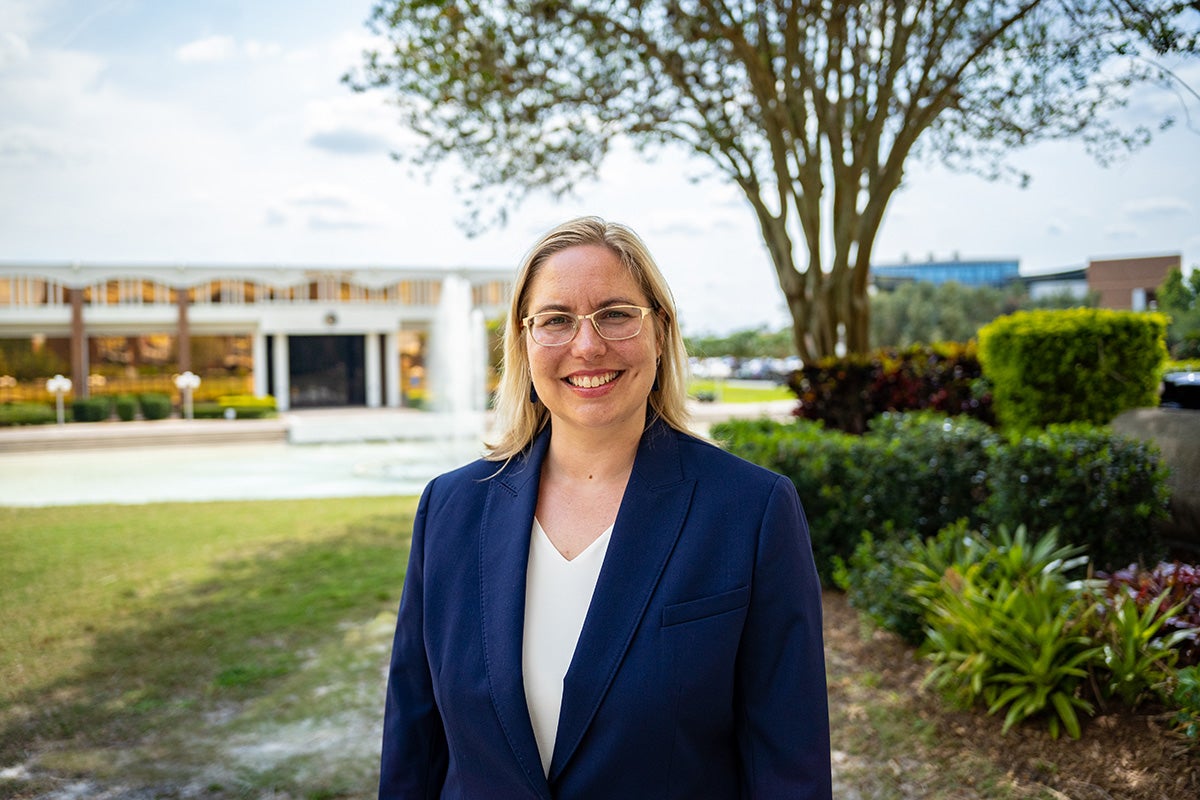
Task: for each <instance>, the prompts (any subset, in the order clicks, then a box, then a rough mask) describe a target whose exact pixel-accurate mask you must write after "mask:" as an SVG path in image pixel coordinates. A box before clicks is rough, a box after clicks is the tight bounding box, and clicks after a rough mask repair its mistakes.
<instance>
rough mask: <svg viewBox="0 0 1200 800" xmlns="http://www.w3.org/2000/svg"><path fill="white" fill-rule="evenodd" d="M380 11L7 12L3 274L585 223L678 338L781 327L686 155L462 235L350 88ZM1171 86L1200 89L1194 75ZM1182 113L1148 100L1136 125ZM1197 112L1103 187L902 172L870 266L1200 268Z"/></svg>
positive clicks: (1093, 170)
mask: <svg viewBox="0 0 1200 800" xmlns="http://www.w3.org/2000/svg"><path fill="white" fill-rule="evenodd" d="M371 5H372V4H371V2H370V0H254V2H247V1H245V0H204V2H199V1H198V0H0V261H9V262H12V261H38V262H76V261H77V262H82V263H84V264H87V263H105V264H107V263H114V262H117V263H120V262H127V263H155V264H162V263H168V264H176V263H179V264H250V265H276V264H288V265H313V266H332V267H338V266H346V267H353V266H364V265H389V266H406V267H430V266H436V267H446V268H454V267H496V268H502V269H507V268H511V269H515V267H516V265H517V264H518V263H519V262H520V260H521V257H522V256H523V255H524V253H525V252H526V250H527V249H528V248H529V246H530V245H531V244H532V243H533V242H534V241H535V240H536V238H537V237H538V236H539V235H540V234H541V233H543V232H544V231H546V230H547V229H548V228H550V227H552V226H553V225H555V224H557V223H558V222H560V221H562V220H565V219H567V218H570V217H573V216H577V215H580V214H599V215H600V216H603V217H606V218H608V219H612V220H615V221H619V222H624V223H626V224H628V225H630V226H631V227H633V228H634V229H635V230H636V231H637V232H638V233H639V234H640V235H641V236H642V238H643V239H644V240H645V241H646V243H647V245H648V246H649V247H650V250H651V252H652V253H654V255H655V257H656V259H657V260H658V262H659V265H660V266H661V267H662V269H663V272H664V273H665V274H666V277H667V279H668V281H669V282H670V284H671V286H672V289H673V292H674V294H675V298H676V302H677V304H678V306H679V309H680V318H681V322H682V324H683V327H684V332H685V333H687V334H691V335H696V334H705V333H717V334H721V333H727V332H730V331H733V330H738V329H744V328H753V327H758V326H762V325H767V326H769V327H772V328H774V327H778V326H781V325H783V324H786V322H787V320H788V318H787V315H786V311H785V310H784V307H783V302H782V295H781V294H780V291H779V289H778V285H777V283H776V280H775V275H774V271H773V269H772V267H771V265H770V261H769V259H768V257H767V255H766V251H765V249H764V247H763V245H762V241H761V239H760V237H759V235H758V231H757V227H756V223H755V221H754V217H753V214H752V212H751V210H750V207H749V205H748V204H747V202H746V201H745V199H744V198H743V197H742V196H741V195H740V194H739V192H738V191H737V190H736V189H735V188H733V187H732V186H730V185H727V184H725V183H723V182H722V181H721V180H720V179H718V178H713V177H706V176H707V174H708V170H706V168H705V166H704V165H703V164H701V163H698V162H695V161H689V160H688V159H687V158H686V157H685V156H683V155H681V154H677V153H672V152H666V153H663V154H662V155H661V156H660V157H658V158H657V159H656V160H655V161H653V162H647V161H645V160H643V159H642V158H641V157H640V156H638V155H637V154H635V153H633V152H631V151H629V150H626V149H619V150H618V151H617V152H615V153H614V154H613V155H612V156H610V158H609V159H608V161H606V162H605V164H604V165H603V167H602V170H601V175H600V179H599V180H598V181H597V182H593V183H588V184H585V185H581V186H579V187H577V189H576V192H575V195H574V196H573V197H570V198H565V199H556V198H552V197H549V196H545V195H535V196H533V197H531V198H530V199H529V200H527V201H526V202H525V203H524V204H522V205H521V206H520V207H518V208H517V209H516V210H514V211H513V212H512V213H511V214H510V216H509V222H508V224H507V225H506V226H505V227H504V228H500V229H496V230H492V231H489V232H487V233H485V234H483V235H481V236H477V237H474V238H469V237H467V236H466V235H465V234H464V233H463V230H462V228H461V227H460V226H459V225H458V222H459V221H460V220H461V219H462V218H463V214H464V206H463V195H462V194H460V193H458V191H457V190H456V185H457V184H458V183H459V182H460V181H461V179H462V177H463V176H462V174H461V172H459V171H457V169H458V168H456V167H455V166H453V165H446V166H444V167H442V168H440V169H438V170H436V171H435V172H434V173H433V174H432V176H426V175H425V173H424V172H417V173H414V172H413V171H411V170H410V169H409V168H408V167H407V166H405V165H403V164H400V163H398V162H396V161H395V160H393V159H392V158H391V157H390V154H391V153H392V152H394V151H397V150H403V149H404V147H405V146H406V145H411V143H412V142H413V138H412V134H408V133H406V132H405V131H404V130H403V129H402V128H401V127H400V125H399V118H398V115H397V114H396V113H395V111H394V109H391V108H389V106H388V103H387V100H388V98H387V96H386V94H383V93H380V92H374V93H370V92H369V93H365V94H355V93H353V92H351V91H350V90H349V89H348V88H347V87H346V86H345V85H343V84H342V83H341V82H340V78H341V76H342V75H343V74H344V73H345V72H346V71H347V70H349V69H352V68H354V67H356V66H357V65H358V64H359V63H360V61H361V55H360V54H361V53H362V51H363V50H364V49H365V48H367V47H369V46H370V45H371V44H372V41H373V40H372V37H371V34H370V32H369V30H368V29H367V28H366V26H365V24H364V23H365V21H366V19H367V18H368V16H369V14H370V10H371ZM1180 74H1181V75H1182V76H1183V77H1185V78H1186V79H1187V80H1188V81H1189V83H1190V85H1191V86H1193V87H1197V88H1200V61H1198V62H1196V63H1192V64H1189V65H1185V68H1183V69H1181V70H1180ZM1180 109H1181V105H1180V99H1179V97H1177V96H1175V95H1173V94H1171V93H1165V92H1161V91H1150V90H1143V91H1142V92H1140V93H1139V95H1138V96H1137V98H1136V99H1135V102H1134V103H1132V104H1131V106H1130V109H1129V112H1128V113H1129V114H1130V117H1131V118H1132V119H1137V120H1141V121H1144V122H1147V123H1150V124H1153V123H1154V121H1155V120H1156V119H1157V118H1158V117H1160V116H1161V115H1162V114H1163V113H1164V112H1168V111H1173V112H1179V111H1180ZM1187 110H1188V111H1190V113H1191V118H1190V120H1184V121H1183V123H1182V124H1179V125H1176V126H1175V127H1174V128H1172V129H1170V130H1168V131H1166V132H1165V133H1162V134H1160V135H1158V136H1157V137H1156V138H1155V140H1154V141H1153V143H1152V144H1151V145H1150V146H1148V147H1146V148H1144V149H1142V150H1140V151H1138V152H1136V153H1134V154H1133V155H1131V156H1129V157H1127V158H1124V159H1123V160H1121V161H1120V162H1118V163H1117V164H1115V165H1112V166H1109V167H1102V166H1100V165H1098V164H1097V163H1096V162H1095V161H1094V160H1093V159H1092V158H1091V157H1090V156H1089V155H1088V154H1087V153H1086V152H1085V151H1084V149H1083V146H1082V145H1081V144H1079V143H1070V142H1067V143H1054V144H1047V145H1041V146H1037V147H1035V148H1033V149H1030V150H1025V151H1021V152H1018V153H1016V154H1014V155H1013V157H1012V159H1011V163H1012V164H1013V165H1014V166H1016V167H1018V168H1020V169H1023V170H1025V171H1027V172H1029V173H1030V174H1031V175H1032V183H1031V184H1030V186H1029V187H1028V188H1025V189H1022V188H1020V187H1018V186H1016V185H1015V184H1012V183H992V182H987V181H985V180H983V179H980V178H978V177H975V176H971V175H962V174H955V173H951V172H949V171H947V170H946V169H945V168H943V167H941V166H939V165H937V164H936V163H926V162H919V163H910V164H909V166H908V171H907V175H906V183H905V185H904V186H903V187H902V189H901V191H900V192H899V194H897V196H896V197H895V198H894V199H893V201H892V204H891V206H890V208H889V211H888V215H887V218H886V220H885V223H884V227H883V230H882V232H881V235H880V237H879V239H878V240H877V243H876V247H875V262H876V263H889V262H893V263H894V262H898V261H900V260H902V259H904V258H906V257H907V258H909V259H911V260H914V261H915V260H923V259H926V258H929V257H931V256H932V257H933V258H943V259H944V258H951V257H954V256H958V257H961V258H964V259H990V258H1010V259H1018V260H1019V262H1020V265H1021V271H1022V272H1023V273H1038V272H1047V271H1055V270H1060V269H1068V268H1077V267H1082V266H1084V265H1085V264H1086V263H1087V261H1088V260H1089V259H1092V258H1115V257H1121V256H1131V255H1152V254H1173V253H1179V254H1181V255H1182V257H1183V263H1184V266H1185V269H1186V268H1189V267H1192V266H1200V101H1197V100H1196V99H1195V98H1192V99H1191V100H1190V101H1189V104H1188V105H1187Z"/></svg>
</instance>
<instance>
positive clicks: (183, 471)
mask: <svg viewBox="0 0 1200 800" xmlns="http://www.w3.org/2000/svg"><path fill="white" fill-rule="evenodd" d="M793 407H794V403H793V402H792V401H775V402H771V403H745V404H736V405H733V404H727V405H722V404H714V403H695V404H693V405H692V407H691V411H692V419H693V422H694V425H695V427H696V429H697V430H698V431H699V432H701V433H707V430H708V427H709V426H710V425H711V424H712V423H714V422H717V421H720V420H724V419H729V418H732V417H743V418H757V417H762V416H768V417H772V418H775V419H787V418H789V417H790V414H791V410H792V408H793ZM485 425H486V422H484V421H480V420H476V421H475V422H474V423H471V422H470V421H469V420H468V421H466V422H465V423H464V421H463V420H461V419H458V420H455V419H450V418H448V417H447V416H445V415H438V414H431V413H425V412H419V411H413V410H410V409H366V408H354V409H319V410H305V411H294V412H287V413H284V414H281V415H280V416H279V417H278V418H276V419H271V420H157V421H153V422H97V423H71V424H70V425H64V426H57V425H40V426H29V427H21V428H0V506H52V505H81V504H90V503H119V504H131V503H133V504H136V503H155V502H169V501H181V502H194V501H207V500H271V499H296V498H306V497H362V496H375V495H410V494H418V493H420V491H421V490H422V489H423V488H424V486H425V484H426V483H427V482H428V481H429V479H430V478H432V477H434V476H435V475H437V474H439V473H441V472H444V471H446V470H448V469H452V468H454V467H456V466H460V465H462V464H465V463H467V462H469V461H471V460H473V459H475V458H477V457H478V456H479V454H480V453H481V452H482V440H483V438H484V435H483V430H484V426H485Z"/></svg>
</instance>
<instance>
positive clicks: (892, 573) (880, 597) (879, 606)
mask: <svg viewBox="0 0 1200 800" xmlns="http://www.w3.org/2000/svg"><path fill="white" fill-rule="evenodd" d="M920 546H921V538H920V537H919V536H908V537H903V538H897V537H892V536H887V537H881V538H879V539H876V538H875V537H874V536H872V535H871V534H870V533H869V532H865V531H864V532H863V534H862V538H861V539H860V540H859V543H858V546H857V547H855V548H854V552H853V553H851V555H850V558H849V560H847V561H843V560H842V559H841V558H838V557H836V556H835V568H834V570H833V583H834V585H836V586H837V588H839V589H841V590H842V591H844V592H845V593H846V599H847V601H849V603H850V605H851V606H853V607H854V608H856V609H858V611H859V612H860V613H861V614H862V615H863V616H865V617H866V618H867V619H869V620H870V621H871V622H872V623H874V624H875V625H877V626H879V627H880V628H883V629H884V630H887V631H891V632H892V633H895V634H896V635H898V636H899V637H900V638H901V639H903V640H904V641H906V642H908V643H909V644H912V645H917V644H920V643H921V642H923V641H925V621H924V617H923V614H922V609H921V604H920V603H919V602H918V601H917V599H916V597H915V596H914V595H913V594H912V593H911V592H910V591H909V590H910V589H911V588H912V585H913V581H914V579H915V578H916V572H915V570H914V569H913V567H912V565H911V562H912V561H913V559H914V557H915V555H914V552H915V550H916V549H917V548H918V547H920Z"/></svg>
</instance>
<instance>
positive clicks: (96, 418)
mask: <svg viewBox="0 0 1200 800" xmlns="http://www.w3.org/2000/svg"><path fill="white" fill-rule="evenodd" d="M110 416H112V398H111V397H106V396H104V395H97V396H96V397H77V398H76V399H74V400H72V401H71V418H72V419H74V420H75V421H76V422H103V421H104V420H106V419H108V418H109V417H110Z"/></svg>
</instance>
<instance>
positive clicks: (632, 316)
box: [521, 306, 654, 347]
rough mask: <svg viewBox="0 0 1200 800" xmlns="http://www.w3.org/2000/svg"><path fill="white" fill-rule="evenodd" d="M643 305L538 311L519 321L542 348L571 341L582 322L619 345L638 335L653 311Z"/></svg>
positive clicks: (603, 337) (601, 336) (602, 337)
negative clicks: (584, 310)
mask: <svg viewBox="0 0 1200 800" xmlns="http://www.w3.org/2000/svg"><path fill="white" fill-rule="evenodd" d="M653 310H654V309H653V308H646V307H645V306H605V307H604V308H601V309H598V310H596V311H593V312H592V313H590V314H572V313H571V312H569V311H541V312H539V313H537V314H530V315H529V316H528V317H526V318H525V319H523V320H521V324H522V325H523V326H525V327H526V328H528V329H529V334H530V335H531V336H532V337H533V340H534V341H535V342H537V343H538V344H540V345H541V346H542V347H558V346H559V345H564V344H567V343H568V342H570V341H571V340H572V339H574V338H575V334H577V333H579V325H580V323H581V322H582V321H583V320H585V319H586V320H590V321H591V323H592V327H594V328H595V329H596V333H598V334H600V338H601V339H607V340H608V341H610V342H619V341H621V340H622V339H632V338H633V337H635V336H637V335H638V334H639V333H641V332H642V320H644V319H645V318H646V315H647V314H649V313H650V312H651V311H653Z"/></svg>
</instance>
